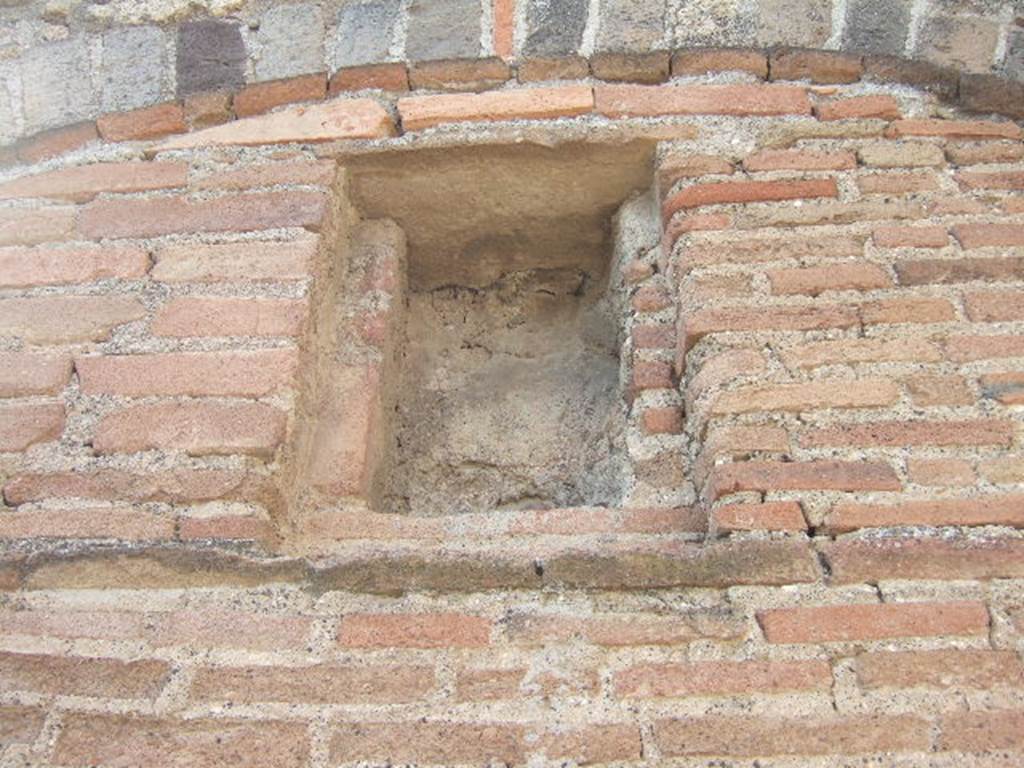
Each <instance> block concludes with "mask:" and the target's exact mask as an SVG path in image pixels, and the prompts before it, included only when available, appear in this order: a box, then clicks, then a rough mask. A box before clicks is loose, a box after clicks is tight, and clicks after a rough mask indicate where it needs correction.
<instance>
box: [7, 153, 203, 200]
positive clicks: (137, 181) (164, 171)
mask: <svg viewBox="0 0 1024 768" xmlns="http://www.w3.org/2000/svg"><path fill="white" fill-rule="evenodd" d="M187 183H188V165H187V164H186V163H179V162H159V163H138V162H126V163H94V164H92V165H79V166H75V167H72V168H61V169H59V170H56V171H47V172H45V173H38V174H35V175H33V176H22V177H20V178H17V179H14V180H12V181H8V182H5V183H3V184H0V199H9V198H19V197H45V198H49V199H54V200H71V201H74V202H85V201H87V200H92V199H93V198H94V197H96V195H98V194H100V193H101V192H146V191H149V190H153V189H168V188H172V187H183V186H185V185H186V184H187Z"/></svg>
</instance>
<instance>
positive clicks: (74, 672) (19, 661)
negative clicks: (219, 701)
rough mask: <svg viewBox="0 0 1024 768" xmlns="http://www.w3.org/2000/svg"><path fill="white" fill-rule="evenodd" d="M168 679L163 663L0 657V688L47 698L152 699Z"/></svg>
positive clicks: (26, 655)
mask: <svg viewBox="0 0 1024 768" xmlns="http://www.w3.org/2000/svg"><path fill="white" fill-rule="evenodd" d="M170 675H171V667H170V665H169V664H167V662H164V661H156V660H154V659H146V660H143V661H127V662H126V661H119V660H117V659H98V658H83V657H77V656H50V655H43V654H35V653H0V687H2V688H3V689H4V690H5V691H30V692H33V693H42V694H47V695H65V696H105V697H110V698H117V699H151V700H152V699H155V698H156V697H157V695H158V694H159V693H160V691H161V689H162V688H163V687H164V685H165V684H166V682H167V679H168V678H169V677H170Z"/></svg>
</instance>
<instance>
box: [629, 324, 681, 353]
mask: <svg viewBox="0 0 1024 768" xmlns="http://www.w3.org/2000/svg"><path fill="white" fill-rule="evenodd" d="M632 336H633V346H634V347H635V348H636V349H673V348H674V347H675V345H676V330H675V328H673V327H672V326H671V325H635V326H633V332H632Z"/></svg>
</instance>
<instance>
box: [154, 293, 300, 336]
mask: <svg viewBox="0 0 1024 768" xmlns="http://www.w3.org/2000/svg"><path fill="white" fill-rule="evenodd" d="M307 309H308V305H307V303H306V300H305V299H262V298H225V297H214V296H210V297H207V296H184V297H181V298H177V299H172V300H171V301H169V302H168V303H167V304H165V305H164V306H163V307H161V308H160V310H159V311H158V312H157V313H156V317H155V318H154V319H153V324H152V326H151V332H152V334H153V335H154V336H172V337H188V336H193V337H195V336H289V337H295V336H298V335H299V332H300V331H301V329H302V326H303V323H304V322H305V320H306V314H307Z"/></svg>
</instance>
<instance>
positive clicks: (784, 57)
mask: <svg viewBox="0 0 1024 768" xmlns="http://www.w3.org/2000/svg"><path fill="white" fill-rule="evenodd" d="M768 65H769V69H768V74H769V79H771V80H805V79H809V80H810V81H811V82H812V83H854V82H856V81H857V80H859V79H860V76H861V73H862V72H863V71H864V67H863V65H862V64H861V59H860V56H857V55H856V54H850V53H843V52H839V51H816V50H809V49H801V48H773V49H771V50H770V51H769V54H768Z"/></svg>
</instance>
